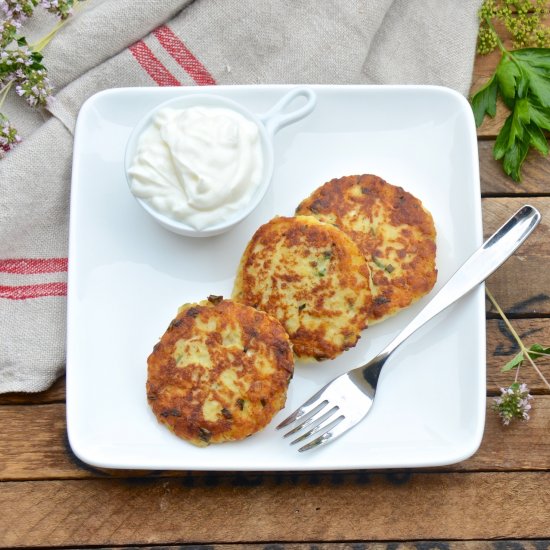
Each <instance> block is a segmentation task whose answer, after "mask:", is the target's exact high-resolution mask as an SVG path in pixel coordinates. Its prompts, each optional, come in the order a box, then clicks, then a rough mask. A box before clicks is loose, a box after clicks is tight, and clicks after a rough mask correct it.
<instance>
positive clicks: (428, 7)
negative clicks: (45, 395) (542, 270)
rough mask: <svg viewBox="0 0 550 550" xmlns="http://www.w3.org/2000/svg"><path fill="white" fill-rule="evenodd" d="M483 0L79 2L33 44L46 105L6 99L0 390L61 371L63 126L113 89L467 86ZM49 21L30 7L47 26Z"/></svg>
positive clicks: (32, 387)
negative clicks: (38, 48)
mask: <svg viewBox="0 0 550 550" xmlns="http://www.w3.org/2000/svg"><path fill="white" fill-rule="evenodd" d="M480 4H481V0H463V1H462V2H457V1H456V0H372V1H369V2H365V1H363V0H340V1H337V0H195V1H192V0H164V1H163V2H160V1H152V0H149V1H146V0H86V1H85V2H83V3H82V8H81V9H79V10H77V11H76V13H75V15H74V16H73V17H72V19H71V21H70V22H69V23H68V24H67V25H65V26H64V27H63V28H62V29H61V30H60V31H59V32H58V34H57V35H56V36H55V38H54V39H53V41H52V42H51V43H50V44H49V45H48V46H47V47H46V48H45V49H44V51H43V53H44V56H45V57H44V63H45V65H46V66H47V67H48V70H49V76H50V78H51V80H52V81H53V83H54V85H55V86H56V88H57V90H58V91H57V93H56V99H55V101H54V102H53V103H52V104H51V106H50V107H49V108H48V112H46V113H40V112H33V111H31V110H30V109H29V108H28V107H27V106H26V105H22V104H21V102H20V101H18V99H19V98H17V97H13V96H12V97H10V98H9V100H8V101H7V102H6V103H5V104H4V106H3V108H2V111H3V112H4V113H5V114H6V115H7V116H8V117H9V118H10V120H11V121H12V122H13V123H14V124H15V125H16V126H17V127H18V129H19V130H20V133H21V134H22V137H23V142H22V143H21V144H19V145H18V146H17V147H16V148H15V149H14V150H13V151H10V152H9V153H8V154H7V156H6V158H4V159H3V160H0V235H1V239H0V327H1V329H0V330H1V332H0V392H11V391H26V392H36V391H41V390H44V389H46V388H48V387H49V386H50V385H51V384H52V383H53V382H54V381H55V379H56V378H57V377H59V376H60V375H61V374H62V373H63V370H64V350H65V331H66V321H65V312H66V294H67V282H66V272H67V240H68V235H67V223H68V216H69V212H68V200H69V194H70V177H71V162H72V132H73V129H74V125H75V121H76V117H77V115H78V111H79V108H80V106H81V105H82V103H83V102H84V101H85V100H86V99H87V98H88V97H90V96H91V95H92V94H94V93H95V92H98V91H100V90H103V89H106V88H112V87H122V86H201V85H215V84H255V83H258V84H259V83H262V84H276V83H278V84H307V83H318V84H388V83H400V84H437V85H444V86H449V87H452V88H454V89H456V90H458V91H459V92H461V93H463V94H467V93H468V90H469V87H470V81H471V74H472V67H473V61H474V56H475V44H476V37H477V28H478V22H477V10H478V9H479V6H480ZM53 24H54V23H53V22H52V20H51V18H48V17H45V16H43V17H40V16H33V20H32V22H29V32H32V33H33V34H34V35H36V36H40V35H41V33H42V35H45V34H46V33H47V32H48V31H49V30H50V29H51V27H52V26H53Z"/></svg>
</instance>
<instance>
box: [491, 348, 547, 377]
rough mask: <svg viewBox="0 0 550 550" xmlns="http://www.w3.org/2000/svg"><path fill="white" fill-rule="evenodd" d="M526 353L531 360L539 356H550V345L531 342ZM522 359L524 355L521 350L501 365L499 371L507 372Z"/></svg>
mask: <svg viewBox="0 0 550 550" xmlns="http://www.w3.org/2000/svg"><path fill="white" fill-rule="evenodd" d="M527 353H528V355H529V357H531V359H532V360H533V361H536V360H537V359H540V358H541V357H545V356H550V347H548V348H545V347H544V346H542V345H541V344H533V345H532V346H531V347H530V348H529V350H528V352H527ZM524 359H525V357H524V356H523V352H522V351H520V352H519V353H518V354H517V355H516V356H515V357H514V358H513V359H512V360H510V361H508V363H506V365H504V367H502V369H501V372H507V371H509V370H512V369H513V368H516V367H518V366H521V364H522V363H523V361H524Z"/></svg>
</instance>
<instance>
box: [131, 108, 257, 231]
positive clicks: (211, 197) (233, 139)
mask: <svg viewBox="0 0 550 550" xmlns="http://www.w3.org/2000/svg"><path fill="white" fill-rule="evenodd" d="M129 174H130V177H131V180H130V189H131V191H132V193H133V194H134V195H135V196H136V197H139V198H140V199H143V200H145V201H146V202H147V203H148V204H149V205H150V206H151V207H152V208H153V209H154V210H156V211H157V212H159V213H161V214H164V215H166V216H168V217H170V218H172V219H174V220H178V221H182V222H184V223H187V224H188V225H190V226H191V227H194V228H195V229H199V230H200V229H204V228H207V227H210V226H213V225H216V224H218V223H220V222H223V221H225V220H226V219H228V217H230V216H231V215H232V214H233V213H234V212H235V211H236V210H238V209H240V208H243V207H245V206H246V204H247V203H248V202H249V201H250V200H251V199H252V196H253V195H254V192H255V191H256V189H257V188H258V186H259V185H260V183H261V180H262V174H263V154H262V146H261V140H260V133H259V130H258V126H257V125H256V124H255V123H254V122H253V121H251V120H248V119H247V118H246V117H244V116H243V115H241V114H240V113H238V112H236V111H233V110H231V109H228V108H224V107H206V106H197V107H188V108H185V109H173V108H168V107H167V108H164V109H161V110H160V111H158V113H157V114H156V115H155V117H154V119H153V121H152V124H151V125H150V126H149V127H147V128H146V129H145V130H144V131H143V133H142V135H141V136H140V138H139V139H138V143H137V150H136V154H135V157H134V159H133V162H132V164H131V167H130V170H129Z"/></svg>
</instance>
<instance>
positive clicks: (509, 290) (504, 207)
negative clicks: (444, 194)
mask: <svg viewBox="0 0 550 550" xmlns="http://www.w3.org/2000/svg"><path fill="white" fill-rule="evenodd" d="M526 203H528V204H531V205H533V206H534V207H535V208H538V209H539V211H540V212H541V214H542V222H541V223H540V224H539V226H538V227H537V228H536V229H535V231H534V232H533V233H532V235H531V236H530V237H529V239H528V240H527V241H526V242H525V243H524V244H523V245H522V246H521V247H520V248H519V249H518V250H517V251H516V253H515V254H514V255H513V256H512V257H511V258H510V259H509V260H507V261H506V263H505V264H504V265H503V266H502V267H501V268H499V269H498V270H497V271H496V273H495V274H494V275H492V276H491V277H490V278H489V279H488V281H487V286H488V288H489V289H493V295H494V296H495V298H496V299H497V302H498V303H499V305H500V306H501V308H503V310H504V311H505V312H506V313H508V314H510V315H511V316H518V315H520V316H530V317H535V316H548V315H550V269H549V267H548V266H549V265H550V238H549V237H550V198H548V197H529V199H528V200H527V199H526V198H521V197H512V198H491V199H483V201H482V207H483V231H484V234H485V235H486V236H488V235H490V234H491V233H493V232H494V231H496V230H497V229H498V228H499V227H500V226H501V225H502V224H503V223H504V222H505V221H506V220H507V219H508V218H509V217H510V216H511V215H512V214H513V213H514V212H515V211H516V210H517V209H519V208H521V206H523V205H524V204H526Z"/></svg>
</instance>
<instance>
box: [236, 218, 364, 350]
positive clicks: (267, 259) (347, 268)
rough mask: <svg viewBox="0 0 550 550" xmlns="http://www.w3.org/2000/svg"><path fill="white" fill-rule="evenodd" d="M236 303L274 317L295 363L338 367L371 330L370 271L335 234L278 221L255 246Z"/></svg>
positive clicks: (309, 223) (243, 267) (312, 224)
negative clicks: (343, 356)
mask: <svg viewBox="0 0 550 550" xmlns="http://www.w3.org/2000/svg"><path fill="white" fill-rule="evenodd" d="M233 298H234V299H235V300H237V301H240V302H243V303H245V304H248V305H250V306H253V307H255V308H258V309H260V310H263V311H266V312H267V313H269V314H270V315H273V316H274V317H276V318H277V319H278V320H279V321H280V322H281V323H282V324H283V325H284V327H285V329H286V331H287V332H288V334H289V336H290V341H291V342H292V346H293V349H294V353H295V354H296V356H298V357H300V358H302V359H317V360H322V359H332V358H334V357H336V356H337V355H338V354H340V353H341V352H343V351H344V350H346V349H348V348H350V347H353V346H354V345H355V344H356V343H357V340H358V339H359V336H360V332H361V330H362V329H364V328H365V327H366V326H367V317H368V315H369V311H370V307H371V293H370V290H369V269H368V266H367V262H366V261H365V258H364V256H363V254H362V253H361V252H360V250H359V248H358V247H357V245H356V244H355V243H354V242H353V241H352V240H351V239H350V238H349V237H348V236H347V235H346V234H345V233H344V232H343V231H340V230H339V229H337V228H336V227H334V226H332V225H329V224H325V223H322V222H319V221H318V220H316V219H315V218H313V217H311V216H297V217H295V218H285V217H276V218H274V219H272V220H271V221H269V222H268V223H266V224H264V225H263V226H261V227H260V228H259V229H258V230H257V231H256V233H255V234H254V236H253V237H252V239H251V241H250V242H249V244H248V246H247V248H246V250H245V252H244V254H243V257H242V258H241V263H240V266H239V271H238V274H237V277H236V280H235V287H234V290H233Z"/></svg>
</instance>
